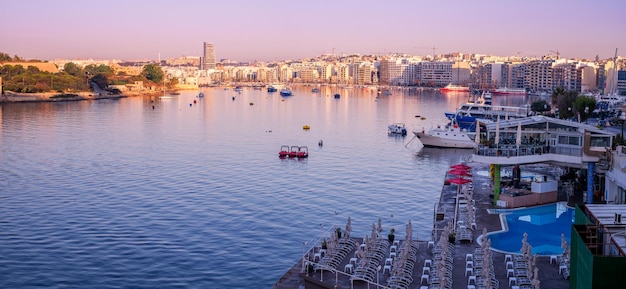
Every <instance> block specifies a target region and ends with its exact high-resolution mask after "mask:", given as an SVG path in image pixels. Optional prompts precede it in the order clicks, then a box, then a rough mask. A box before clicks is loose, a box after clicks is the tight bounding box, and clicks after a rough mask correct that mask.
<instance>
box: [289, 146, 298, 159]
mask: <svg viewBox="0 0 626 289" xmlns="http://www.w3.org/2000/svg"><path fill="white" fill-rule="evenodd" d="M299 150H300V147H299V146H291V149H290V150H289V157H290V158H295V157H297V156H298V151H299Z"/></svg>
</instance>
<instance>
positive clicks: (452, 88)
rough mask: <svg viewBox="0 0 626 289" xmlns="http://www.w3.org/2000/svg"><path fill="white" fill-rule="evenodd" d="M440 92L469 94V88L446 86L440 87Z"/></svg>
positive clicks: (453, 85)
mask: <svg viewBox="0 0 626 289" xmlns="http://www.w3.org/2000/svg"><path fill="white" fill-rule="evenodd" d="M440 90H441V92H453V91H458V92H469V91H470V89H469V86H460V85H455V84H452V83H450V84H448V85H446V86H444V87H442V88H441V89H440Z"/></svg>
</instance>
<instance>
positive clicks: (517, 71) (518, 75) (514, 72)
mask: <svg viewBox="0 0 626 289" xmlns="http://www.w3.org/2000/svg"><path fill="white" fill-rule="evenodd" d="M510 70H511V77H510V79H509V81H508V83H509V87H510V88H525V87H524V78H525V76H526V64H525V63H517V64H511V65H510Z"/></svg>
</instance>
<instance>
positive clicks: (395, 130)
mask: <svg viewBox="0 0 626 289" xmlns="http://www.w3.org/2000/svg"><path fill="white" fill-rule="evenodd" d="M387 128H389V133H391V134H399V135H406V132H407V130H406V127H405V126H404V123H400V122H398V123H394V124H390V125H388V126H387Z"/></svg>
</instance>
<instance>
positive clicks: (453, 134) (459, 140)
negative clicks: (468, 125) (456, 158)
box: [413, 124, 476, 149]
mask: <svg viewBox="0 0 626 289" xmlns="http://www.w3.org/2000/svg"><path fill="white" fill-rule="evenodd" d="M413 134H415V136H416V137H417V138H418V139H419V140H420V142H422V144H423V145H424V146H425V147H439V148H465V149H470V148H473V147H474V146H475V145H476V143H475V142H474V140H473V139H472V138H471V137H470V133H469V132H468V131H467V130H466V129H461V128H459V126H458V125H456V124H455V125H453V126H452V127H448V128H441V127H437V128H436V129H432V130H430V131H424V130H422V131H421V132H415V131H414V132H413Z"/></svg>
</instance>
